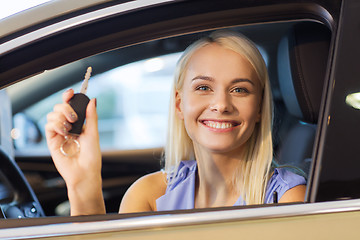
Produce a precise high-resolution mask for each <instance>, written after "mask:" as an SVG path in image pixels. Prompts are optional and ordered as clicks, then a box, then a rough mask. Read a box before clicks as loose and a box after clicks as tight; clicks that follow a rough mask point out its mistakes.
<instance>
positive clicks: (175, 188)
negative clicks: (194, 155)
mask: <svg viewBox="0 0 360 240" xmlns="http://www.w3.org/2000/svg"><path fill="white" fill-rule="evenodd" d="M196 168H197V164H196V161H194V160H189V161H182V162H181V163H180V165H179V169H178V172H177V174H176V176H175V178H174V179H173V182H172V183H171V184H169V185H168V186H167V188H166V192H165V194H164V195H163V196H161V197H160V198H158V199H157V200H156V207H157V210H158V211H167V210H180V209H193V208H194V206H195V204H194V199H195V176H196ZM304 184H306V180H305V178H304V177H302V176H299V175H297V174H295V173H293V172H291V171H289V170H286V169H285V168H275V169H274V174H273V175H272V176H271V178H270V179H269V182H268V185H267V187H266V193H265V203H273V192H274V191H276V192H277V193H278V199H280V198H281V197H282V196H283V195H284V193H285V192H286V191H287V190H289V189H291V188H293V187H295V186H298V185H304ZM240 205H245V202H244V201H243V200H242V198H241V197H239V198H238V200H237V201H236V203H235V204H234V206H240Z"/></svg>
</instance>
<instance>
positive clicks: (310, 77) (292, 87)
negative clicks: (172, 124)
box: [0, 20, 332, 218]
mask: <svg viewBox="0 0 360 240" xmlns="http://www.w3.org/2000/svg"><path fill="white" fill-rule="evenodd" d="M88 27H89V28H90V30H85V29H80V30H79V31H83V33H84V34H88V32H89V31H91V32H94V31H95V30H99V29H100V27H99V26H96V25H95V24H94V25H93V26H88ZM217 28H218V27H214V28H207V29H206V31H189V32H188V33H187V34H171V33H167V34H164V35H163V36H161V37H148V40H146V41H145V40H144V39H137V40H138V42H139V44H130V45H129V44H128V42H127V41H128V38H124V39H123V40H122V41H117V40H118V38H119V37H122V36H124V34H125V33H121V34H119V36H116V37H114V36H111V34H109V35H106V37H103V38H100V37H99V38H98V39H95V38H94V39H92V40H91V41H90V40H89V41H84V40H83V39H80V33H76V34H75V33H74V32H71V33H64V34H63V35H61V36H60V37H59V38H58V39H57V40H55V37H53V38H51V39H50V40H49V41H48V43H46V44H45V46H46V48H44V45H43V46H42V48H44V49H46V50H43V51H39V53H35V51H36V50H39V49H36V48H32V49H31V48H29V49H28V50H26V49H25V50H24V52H26V51H28V53H29V55H31V57H28V58H29V59H28V60H27V61H28V64H27V65H26V64H24V66H22V67H19V68H18V69H15V70H9V69H11V67H12V64H14V59H15V57H16V53H15V54H14V55H9V56H5V57H4V59H3V60H2V61H3V62H4V61H5V60H9V61H8V63H7V65H5V66H3V67H2V69H1V72H0V76H2V77H6V76H7V77H9V81H12V80H14V79H17V81H18V80H20V79H23V78H28V76H31V77H30V78H29V79H26V80H25V81H21V82H19V83H17V84H14V85H13V86H10V87H9V88H7V89H6V88H4V89H2V90H1V91H0V102H1V103H2V104H1V106H0V108H1V109H0V120H1V122H0V124H1V125H0V126H1V128H0V133H1V142H0V155H1V161H0V163H1V172H0V181H1V182H0V196H1V199H0V205H1V210H2V217H3V218H19V217H24V218H26V217H44V216H56V215H62V214H61V212H64V214H63V215H66V214H68V203H67V196H66V188H65V184H64V182H63V181H62V179H61V177H60V176H59V174H58V173H57V171H56V169H55V167H54V165H53V164H52V161H51V158H50V156H49V154H48V152H46V151H43V152H38V151H34V152H31V150H29V149H26V151H22V150H21V149H17V148H16V146H15V145H14V139H12V137H13V136H14V133H13V130H14V128H13V116H14V115H15V114H18V113H24V114H26V109H28V108H29V107H31V106H32V105H33V104H36V103H37V102H39V101H40V100H42V99H46V98H47V97H48V96H50V95H52V94H54V93H56V92H59V91H60V92H61V91H62V90H63V89H66V88H68V87H70V86H72V85H73V84H75V83H78V82H79V81H81V80H82V79H81V77H82V76H83V74H84V71H85V69H86V67H87V66H92V68H93V69H94V70H95V71H94V76H96V75H97V74H102V73H105V72H107V71H110V70H112V69H114V68H117V67H119V66H123V65H126V64H129V63H132V62H136V61H140V60H143V59H150V58H154V57H158V56H163V55H166V54H171V53H178V52H181V51H183V50H184V49H185V48H186V46H187V45H189V44H190V43H191V42H192V41H194V40H195V39H197V38H199V37H201V36H204V35H206V34H208V32H210V31H212V30H214V29H217ZM120 29H121V27H120ZM230 29H231V30H233V31H239V32H241V33H243V34H244V35H246V36H247V37H249V38H250V39H251V40H253V41H254V42H255V43H256V44H257V46H258V47H259V49H260V50H261V52H262V53H263V55H264V58H265V60H266V62H267V65H268V71H269V76H270V81H271V85H272V93H273V98H274V103H275V104H274V124H273V134H274V154H275V156H274V159H275V161H276V162H277V163H278V164H279V165H280V166H286V167H289V166H291V167H290V168H291V169H293V170H294V171H296V172H297V173H299V174H303V175H304V176H305V177H307V178H311V175H312V174H311V169H312V167H313V166H312V165H313V164H315V163H313V162H312V154H313V145H314V140H315V138H316V137H317V122H318V116H319V112H320V111H321V105H322V94H320V93H322V92H323V89H326V84H325V83H324V79H325V74H326V68H327V65H328V56H329V52H330V43H331V37H332V36H331V29H330V27H329V26H327V25H325V24H323V23H319V22H317V21H309V20H301V21H300V20H295V21H279V22H271V23H259V24H256V23H255V24H249V25H240V26H231V27H230ZM105 31H106V30H104V32H105ZM112 31H114V30H112ZM96 34H101V33H99V32H97V33H96ZM128 34H129V33H128ZM104 35H105V34H104ZM130 35H131V34H130ZM74 36H76V37H77V38H75V40H74V41H72V45H71V46H70V45H69V46H65V47H63V49H60V47H59V49H57V51H50V49H51V47H54V46H55V45H56V43H59V42H61V41H63V40H64V39H65V45H66V44H67V42H68V41H70V40H69V38H70V37H74ZM159 36H160V35H159ZM104 42H108V43H110V44H107V45H105V44H104ZM40 43H41V42H40ZM40 43H39V46H40ZM43 44H44V43H43ZM89 48H91V50H87V49H89ZM74 49H76V50H75V51H74ZM71 51H74V52H75V53H72V54H71V53H70V52H71ZM30 53H31V54H30ZM30 58H31V59H30ZM56 59H58V60H56ZM45 61H46V63H45ZM39 64H40V65H41V64H43V65H42V66H41V67H37V66H38V65H39ZM30 68H32V70H31V71H32V72H31V73H32V74H30V70H28V69H30ZM51 69H54V70H52V71H48V72H45V73H42V72H43V70H51ZM20 70H24V71H23V72H22V73H18V74H14V71H19V72H21V71H20ZM44 76H45V77H44ZM27 82H31V84H30V86H32V87H29V85H26V84H27ZM28 84H29V83H28ZM16 89H18V90H16ZM24 89H26V91H25V90H24ZM20 92H21V94H19V93H20ZM25 99H26V100H25ZM30 120H31V119H30ZM31 124H33V125H34V126H35V127H34V128H35V131H36V132H37V135H36V136H37V137H35V139H38V138H40V139H42V140H43V139H44V136H42V134H43V131H42V130H41V129H40V128H41V127H42V126H39V123H38V122H31ZM38 135H40V136H38ZM36 141H38V140H36ZM36 141H35V142H36ZM39 141H41V140H39ZM161 167H162V146H158V147H154V148H144V149H125V150H124V149H107V150H106V151H105V150H104V151H103V169H102V175H103V179H104V182H103V189H104V197H105V202H106V207H107V212H109V213H116V212H117V211H118V208H119V204H120V201H121V198H122V196H123V194H124V193H125V191H126V190H127V188H128V187H129V186H130V185H131V184H132V183H133V182H134V181H135V180H136V179H137V178H139V177H141V176H143V175H145V174H147V173H151V172H154V171H158V170H160V169H161ZM59 208H63V209H64V210H63V211H61V210H59Z"/></svg>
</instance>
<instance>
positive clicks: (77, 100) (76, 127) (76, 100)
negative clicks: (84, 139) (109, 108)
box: [69, 93, 90, 135]
mask: <svg viewBox="0 0 360 240" xmlns="http://www.w3.org/2000/svg"><path fill="white" fill-rule="evenodd" d="M89 102H90V99H89V98H88V96H86V95H85V94H83V93H76V94H75V95H74V96H73V97H72V98H71V99H70V101H69V104H70V106H71V107H72V108H73V109H74V111H75V112H76V114H77V116H78V120H77V121H76V122H74V123H73V124H72V128H71V130H70V131H69V133H71V134H73V135H80V134H81V132H82V128H83V125H84V122H85V116H86V107H87V105H88V104H89Z"/></svg>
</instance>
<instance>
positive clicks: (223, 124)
mask: <svg viewBox="0 0 360 240" xmlns="http://www.w3.org/2000/svg"><path fill="white" fill-rule="evenodd" d="M201 122H202V123H203V124H204V125H206V126H208V127H210V128H214V129H229V128H233V127H236V126H238V125H239V124H238V123H235V122H218V121H208V120H205V121H201Z"/></svg>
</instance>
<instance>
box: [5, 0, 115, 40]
mask: <svg viewBox="0 0 360 240" xmlns="http://www.w3.org/2000/svg"><path fill="white" fill-rule="evenodd" d="M106 2H111V0H76V1H73V0H55V1H54V0H53V1H49V2H46V3H43V4H41V5H38V6H35V7H32V8H29V9H27V10H24V11H21V12H19V13H17V14H14V15H11V16H9V17H6V18H4V19H2V20H1V21H0V38H2V37H4V36H7V35H10V34H12V33H15V32H18V31H21V30H23V29H26V28H29V27H31V26H34V25H37V24H40V23H43V22H46V21H49V20H51V19H54V18H57V17H61V16H64V15H68V14H70V13H73V12H76V11H80V10H83V9H86V8H90V7H93V6H96V5H100V4H103V3H106Z"/></svg>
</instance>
